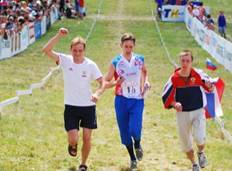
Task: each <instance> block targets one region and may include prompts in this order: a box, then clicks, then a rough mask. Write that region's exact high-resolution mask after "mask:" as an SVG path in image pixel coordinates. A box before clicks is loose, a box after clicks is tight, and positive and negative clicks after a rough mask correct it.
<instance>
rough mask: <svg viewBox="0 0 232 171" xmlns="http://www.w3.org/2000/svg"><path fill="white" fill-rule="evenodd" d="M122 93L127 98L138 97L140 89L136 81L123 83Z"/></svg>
mask: <svg viewBox="0 0 232 171" xmlns="http://www.w3.org/2000/svg"><path fill="white" fill-rule="evenodd" d="M122 91H123V95H124V96H126V97H137V96H138V95H139V94H140V88H139V86H138V85H137V84H136V82H134V81H126V82H123V85H122Z"/></svg>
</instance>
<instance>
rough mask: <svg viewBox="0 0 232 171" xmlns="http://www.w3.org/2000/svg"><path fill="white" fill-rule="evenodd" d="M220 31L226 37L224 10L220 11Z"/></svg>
mask: <svg viewBox="0 0 232 171" xmlns="http://www.w3.org/2000/svg"><path fill="white" fill-rule="evenodd" d="M218 32H219V33H220V35H221V36H222V37H224V38H225V39H226V17H225V15H224V12H223V11H220V12H219V16H218Z"/></svg>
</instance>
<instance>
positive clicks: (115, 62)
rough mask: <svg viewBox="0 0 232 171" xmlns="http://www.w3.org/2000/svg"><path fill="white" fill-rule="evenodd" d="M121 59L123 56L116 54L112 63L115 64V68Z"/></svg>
mask: <svg viewBox="0 0 232 171" xmlns="http://www.w3.org/2000/svg"><path fill="white" fill-rule="evenodd" d="M121 59H122V56H121V55H116V56H115V57H114V58H113V59H112V61H111V63H112V64H113V66H114V67H115V68H116V66H117V64H118V62H119V61H120V60H121Z"/></svg>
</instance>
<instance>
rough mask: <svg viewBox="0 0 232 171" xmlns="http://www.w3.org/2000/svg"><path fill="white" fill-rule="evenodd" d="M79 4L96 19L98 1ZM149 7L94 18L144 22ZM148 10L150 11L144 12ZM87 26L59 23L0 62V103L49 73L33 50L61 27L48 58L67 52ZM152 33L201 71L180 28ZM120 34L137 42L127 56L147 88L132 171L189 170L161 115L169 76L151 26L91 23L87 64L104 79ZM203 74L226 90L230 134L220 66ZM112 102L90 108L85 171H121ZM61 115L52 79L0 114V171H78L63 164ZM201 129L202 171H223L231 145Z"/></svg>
mask: <svg viewBox="0 0 232 171" xmlns="http://www.w3.org/2000/svg"><path fill="white" fill-rule="evenodd" d="M86 1H87V2H86V3H87V4H86V5H87V7H88V15H94V14H96V12H97V7H98V3H99V1H97V0H86ZM152 2H153V1H152ZM205 2H206V5H208V6H212V12H213V13H215V14H216V13H217V12H216V11H217V10H218V8H217V6H218V5H219V4H220V5H221V8H223V9H224V10H225V11H228V13H229V11H230V6H228V5H227V4H228V3H229V2H230V0H223V3H220V2H221V1H218V0H210V1H209V0H208V1H205ZM150 7H151V6H150V4H149V3H148V2H147V1H145V0H104V1H103V6H102V13H101V14H102V15H105V16H121V17H126V16H135V17H136V16H140V17H147V16H151V10H150ZM154 7H155V5H154V6H152V8H154ZM231 15H232V14H231ZM91 24H92V19H91V18H87V19H85V20H83V21H79V20H62V21H59V22H57V23H56V24H55V25H53V26H52V28H51V29H50V30H49V32H48V33H47V34H46V35H45V36H44V37H42V38H41V39H40V40H39V41H37V42H36V43H35V44H33V45H32V46H30V47H29V48H28V49H27V50H26V51H25V52H23V53H21V54H19V55H17V56H16V57H14V58H11V59H8V60H2V61H0V70H1V72H0V78H1V79H0V101H2V100H5V99H7V98H10V97H12V96H14V95H15V90H18V89H25V88H28V86H29V85H30V84H31V83H34V82H38V81H40V79H41V78H43V77H44V76H45V75H46V74H47V72H48V71H49V68H50V67H54V66H55V64H53V63H52V62H51V61H49V60H48V59H47V57H45V56H44V55H43V54H42V53H41V49H42V47H43V45H44V44H45V43H46V42H47V41H48V40H49V39H50V38H51V37H52V36H53V35H54V34H55V33H56V31H57V30H58V29H59V28H60V27H67V28H68V29H69V30H70V35H69V36H68V37H67V38H65V39H63V40H62V41H61V42H60V43H59V44H58V45H57V46H56V50H57V51H62V52H68V51H69V43H70V40H71V39H72V38H73V37H75V36H77V35H81V36H83V37H85V36H86V35H87V33H88V31H89V27H90V26H91ZM159 25H160V28H161V32H162V34H163V37H164V40H165V42H166V45H167V48H168V49H169V50H170V53H171V55H172V57H173V59H174V60H175V61H176V62H178V57H177V54H178V53H179V52H180V51H181V50H182V49H185V48H188V49H191V50H193V52H194V56H195V62H194V65H195V66H196V67H200V68H205V63H204V62H205V59H206V58H207V57H210V56H209V55H208V54H207V53H206V52H205V51H204V50H202V49H201V48H200V46H198V45H197V43H196V42H195V41H194V39H193V38H192V37H191V35H190V33H189V32H188V31H187V30H186V28H185V25H184V24H183V23H159ZM126 31H130V32H133V33H134V34H135V36H136V37H137V46H136V50H135V51H136V52H138V53H141V54H144V55H145V60H146V63H147V67H148V70H149V75H150V82H151V84H152V89H151V91H150V92H149V94H148V96H147V98H146V104H145V111H144V128H143V142H142V144H143V148H144V151H145V156H144V160H143V162H142V163H140V164H139V170H141V171H156V170H161V171H163V170H170V171H172V170H178V171H179V170H183V171H185V170H190V169H191V167H190V163H189V162H188V161H187V160H186V159H185V156H184V154H182V153H181V151H180V150H179V140H178V135H177V130H176V119H175V112H174V111H173V110H170V111H168V110H164V109H163V106H162V103H161V97H160V94H161V91H162V89H163V85H164V84H165V82H166V80H167V79H168V77H169V75H170V74H171V73H172V72H173V69H174V68H173V66H172V65H171V64H170V63H169V61H168V59H167V57H166V55H165V53H164V50H163V47H162V46H161V43H160V39H159V36H158V32H157V31H156V29H155V25H154V22H153V21H152V20H151V21H136V20H99V21H97V24H96V28H95V30H94V32H93V33H92V35H91V37H90V39H89V40H88V46H87V56H89V57H90V58H91V59H93V60H94V61H96V63H97V64H98V65H99V67H100V68H101V70H102V72H103V73H106V71H107V69H108V65H109V63H110V60H111V59H112V58H113V57H114V56H115V55H116V54H117V53H119V52H120V47H119V37H120V35H121V34H122V33H123V32H126ZM210 58H211V57H210ZM211 59H212V58H211ZM212 60H213V59H212ZM213 61H214V62H215V60H213ZM215 63H216V62H215ZM218 65H219V64H218ZM208 73H209V74H210V75H211V76H220V77H222V78H223V79H224V80H225V82H226V90H225V93H224V98H223V109H224V113H225V116H224V117H223V119H224V120H225V126H226V128H227V129H228V130H229V131H230V132H231V133H232V115H231V114H232V106H231V100H232V74H231V73H229V72H228V71H227V70H225V69H224V68H223V66H221V65H219V69H218V70H217V71H215V72H213V73H210V72H208ZM113 100H114V95H113V90H108V91H107V92H105V94H104V95H103V96H102V98H101V99H100V101H99V103H98V106H97V114H98V126H99V128H98V130H97V131H95V132H94V135H93V148H92V151H91V155H90V158H89V167H90V170H93V171H119V170H121V171H126V170H127V166H128V162H129V158H128V156H127V153H126V150H125V149H124V147H123V146H122V145H121V144H120V139H119V133H118V128H117V124H116V120H115V114H114V106H113ZM63 109H64V107H63V80H62V74H61V73H60V72H56V73H55V74H54V76H53V77H52V79H51V80H50V81H49V82H48V83H47V84H46V86H45V88H43V89H41V90H35V91H34V92H33V95H32V96H25V97H22V98H20V102H19V103H17V104H14V105H11V106H9V107H6V108H4V110H3V115H2V117H1V119H0V171H11V170H17V171H54V170H62V171H63V170H71V171H73V170H75V168H76V167H77V165H78V164H79V163H78V162H79V157H78V158H71V157H69V155H68V153H67V139H66V133H65V131H64V128H63ZM207 126H208V131H207V148H206V152H207V155H208V159H209V165H208V167H207V168H206V169H204V170H205V171H231V170H232V146H231V144H229V143H228V142H227V141H224V140H222V139H221V138H220V132H219V131H218V129H217V127H216V126H215V124H214V123H213V121H208V125H207ZM80 144H81V142H80ZM79 152H80V150H79ZM79 154H80V153H79Z"/></svg>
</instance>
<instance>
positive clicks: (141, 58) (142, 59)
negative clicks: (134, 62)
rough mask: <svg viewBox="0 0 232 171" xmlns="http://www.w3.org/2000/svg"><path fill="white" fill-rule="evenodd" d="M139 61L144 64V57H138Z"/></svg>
mask: <svg viewBox="0 0 232 171" xmlns="http://www.w3.org/2000/svg"><path fill="white" fill-rule="evenodd" d="M139 59H140V60H141V61H142V63H143V64H144V56H143V55H140V56H139Z"/></svg>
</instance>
